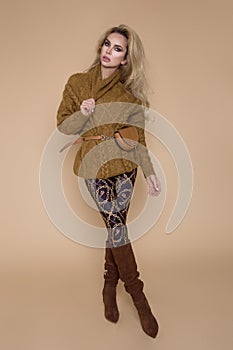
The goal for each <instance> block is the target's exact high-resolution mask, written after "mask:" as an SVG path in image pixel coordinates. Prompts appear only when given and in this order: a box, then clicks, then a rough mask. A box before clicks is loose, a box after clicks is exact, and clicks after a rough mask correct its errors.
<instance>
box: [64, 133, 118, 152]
mask: <svg viewBox="0 0 233 350" xmlns="http://www.w3.org/2000/svg"><path fill="white" fill-rule="evenodd" d="M112 138H114V137H111V136H105V135H96V136H85V137H79V138H78V139H77V140H75V141H71V142H68V143H66V144H65V146H63V147H62V148H61V149H60V152H63V151H64V150H65V149H66V148H67V147H70V146H73V145H75V144H77V143H81V142H83V141H90V140H102V141H104V140H109V139H112Z"/></svg>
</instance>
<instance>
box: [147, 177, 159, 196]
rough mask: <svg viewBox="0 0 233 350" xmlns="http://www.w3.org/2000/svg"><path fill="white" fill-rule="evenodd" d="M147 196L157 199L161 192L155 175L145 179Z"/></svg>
mask: <svg viewBox="0 0 233 350" xmlns="http://www.w3.org/2000/svg"><path fill="white" fill-rule="evenodd" d="M146 181H147V184H148V190H149V194H150V195H151V196H155V197H157V196H158V195H159V194H160V192H161V184H160V181H159V179H158V178H157V177H156V175H149V176H147V178H146Z"/></svg>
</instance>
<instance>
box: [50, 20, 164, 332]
mask: <svg viewBox="0 0 233 350" xmlns="http://www.w3.org/2000/svg"><path fill="white" fill-rule="evenodd" d="M146 86H147V82H146V79H145V74H144V50H143V46H142V43H141V40H140V38H139V37H138V35H137V34H136V33H135V31H134V30H133V29H131V28H130V27H128V26H126V25H120V26H118V27H113V28H110V29H109V30H107V31H106V32H105V33H104V35H103V36H102V37H101V38H100V40H99V42H98V45H97V53H96V58H95V60H94V62H93V64H92V65H91V66H90V68H89V69H88V70H87V71H86V72H83V73H76V74H74V75H72V76H71V77H70V78H69V80H68V82H67V84H66V86H65V89H64V92H63V98H62V101H61V104H60V106H59V109H58V114H57V127H58V130H59V131H61V132H63V133H66V134H76V133H79V134H81V137H79V139H78V141H77V143H80V148H79V149H78V151H77V154H76V158H75V161H74V166H73V170H74V173H75V174H76V175H77V176H81V177H83V178H85V183H86V185H87V188H88V190H89V192H90V194H91V196H92V197H93V199H94V200H95V203H96V205H97V207H98V209H99V212H100V214H101V216H102V218H103V219H104V222H105V225H106V227H107V231H108V238H107V240H106V248H105V274H104V279H105V282H104V288H103V292H102V293H103V302H104V307H105V317H106V318H107V319H108V320H109V321H111V322H117V321H118V318H119V310H118V307H117V302H116V286H117V283H118V280H119V278H120V279H121V280H122V281H123V282H124V286H125V289H126V291H127V292H128V293H129V294H130V295H131V297H132V299H133V302H134V305H135V306H136V308H137V311H138V315H139V318H140V321H141V325H142V328H143V330H144V332H145V333H147V334H148V335H149V336H151V337H153V338H155V337H156V335H157V332H158V323H157V321H156V319H155V317H154V315H153V314H152V311H151V309H150V306H149V304H148V301H147V299H146V296H145V294H144V293H143V282H142V280H141V279H139V272H138V270H137V265H136V261H135V256H134V253H133V250H132V245H131V243H130V240H129V238H128V232H127V226H126V217H127V213H128V209H129V205H130V199H131V197H132V193H133V188H134V183H135V179H136V175H137V167H138V165H140V166H141V168H142V171H143V174H144V177H145V179H146V181H147V184H148V191H149V194H150V195H152V196H158V195H159V193H160V191H161V186H160V182H159V180H158V178H157V176H156V174H155V171H154V169H153V165H152V163H151V160H150V158H149V155H148V151H147V148H146V142H145V133H144V129H143V126H144V123H145V115H144V109H145V107H146V106H148V101H147V95H146ZM128 124H130V125H135V126H136V129H137V131H138V135H139V145H140V147H138V148H137V149H136V151H135V150H134V151H133V152H126V151H123V150H121V151H120V152H121V153H120V154H121V157H120V156H119V147H117V145H116V143H111V141H113V140H112V138H113V135H114V132H115V131H116V130H118V129H119V128H120V127H122V125H124V126H125V125H128ZM103 135H104V136H103ZM126 153H127V154H126ZM129 153H130V154H131V156H129ZM90 154H92V156H89V155H90ZM93 169H94V170H93Z"/></svg>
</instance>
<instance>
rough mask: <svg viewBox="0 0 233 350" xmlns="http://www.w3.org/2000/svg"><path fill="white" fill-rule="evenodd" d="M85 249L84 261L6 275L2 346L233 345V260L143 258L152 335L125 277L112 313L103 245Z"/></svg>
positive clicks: (208, 348) (8, 349) (211, 348)
mask: <svg viewBox="0 0 233 350" xmlns="http://www.w3.org/2000/svg"><path fill="white" fill-rule="evenodd" d="M86 249H87V259H89V260H90V263H89V264H87V263H86V262H85V261H84V258H83V257H82V265H83V266H80V265H79V266H78V264H77V265H76V266H75V265H74V266H70V267H69V268H68V267H66V268H61V267H57V268H51V267H48V269H44V267H43V268H42V269H40V268H39V267H37V268H35V269H30V267H28V269H24V270H20V269H19V270H18V271H14V274H13V271H8V273H6V274H5V276H2V278H1V280H2V282H1V299H0V300H1V316H0V318H1V338H0V348H1V349H4V350H32V349H33V350H42V349H43V350H55V349H56V350H65V349H69V350H74V349H82V350H92V349H98V350H99V349H102V350H108V349H111V350H115V349H117V350H119V349H130V348H132V349H159V350H168V349H169V350H170V349H172V350H186V349H189V350H196V349H198V350H219V349H224V350H230V349H232V345H233V332H232V329H233V317H232V315H233V308H232V295H233V283H232V275H231V273H230V265H229V262H227V261H225V262H224V261H221V264H220V262H218V261H199V263H197V261H195V262H191V261H189V260H188V261H186V262H182V261H180V262H177V261H176V262H172V261H164V262H163V264H161V262H160V266H156V258H154V259H153V262H152V261H148V260H146V261H145V262H142V261H141V264H139V265H141V268H139V269H140V272H141V277H142V279H143V280H144V282H145V293H146V295H147V297H148V299H149V301H150V304H151V308H152V310H153V312H154V314H155V315H156V316H157V319H158V322H159V326H160V330H159V333H158V335H157V337H156V339H152V338H150V337H148V336H147V335H146V334H145V333H144V332H143V331H142V329H141V327H140V323H139V319H138V316H137V312H136V310H135V309H134V306H133V303H132V301H131V298H130V296H129V295H128V294H127V293H126V292H125V291H124V287H123V284H122V282H120V283H119V285H118V290H117V291H118V306H119V310H120V319H119V321H118V323H117V324H112V323H110V322H108V321H107V320H105V318H104V316H103V304H102V297H101V290H102V283H103V279H102V273H103V272H102V260H101V259H103V254H102V253H103V251H102V250H99V249H98V250H93V249H91V248H86ZM89 252H91V258H90V256H88V253H89ZM80 264H81V262H80ZM16 272H17V273H16Z"/></svg>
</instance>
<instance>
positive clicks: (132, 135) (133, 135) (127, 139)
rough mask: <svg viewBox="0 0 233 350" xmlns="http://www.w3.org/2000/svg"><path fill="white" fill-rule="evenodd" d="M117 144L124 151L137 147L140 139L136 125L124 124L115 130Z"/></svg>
mask: <svg viewBox="0 0 233 350" xmlns="http://www.w3.org/2000/svg"><path fill="white" fill-rule="evenodd" d="M114 138H115V141H116V143H117V145H118V146H119V147H120V148H121V149H122V150H124V151H127V152H129V151H132V150H134V149H136V147H137V145H138V141H139V135H138V131H137V129H136V127H135V126H124V127H122V128H121V129H118V130H117V131H115V132H114Z"/></svg>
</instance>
